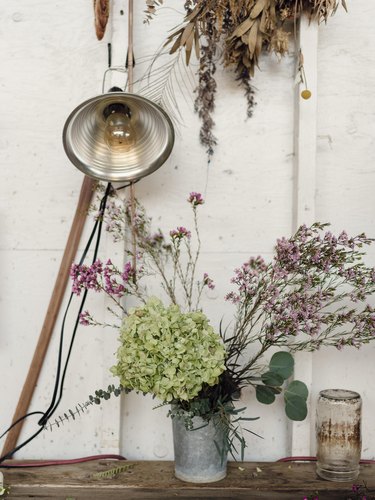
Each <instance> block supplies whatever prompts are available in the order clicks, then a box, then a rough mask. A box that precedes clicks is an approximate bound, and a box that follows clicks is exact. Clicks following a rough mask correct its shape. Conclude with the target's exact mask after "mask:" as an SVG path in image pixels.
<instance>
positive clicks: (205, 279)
mask: <svg viewBox="0 0 375 500" xmlns="http://www.w3.org/2000/svg"><path fill="white" fill-rule="evenodd" d="M203 285H204V286H207V287H208V288H209V289H210V290H213V289H214V288H215V284H214V281H213V280H212V279H211V278H210V277H209V276H208V274H207V273H204V274H203Z"/></svg>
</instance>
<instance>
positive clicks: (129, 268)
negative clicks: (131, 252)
mask: <svg viewBox="0 0 375 500" xmlns="http://www.w3.org/2000/svg"><path fill="white" fill-rule="evenodd" d="M134 276H135V269H134V267H133V265H132V264H131V262H127V263H126V264H125V266H124V271H123V273H122V274H121V277H122V279H123V281H124V283H128V282H129V280H130V279H133V278H134Z"/></svg>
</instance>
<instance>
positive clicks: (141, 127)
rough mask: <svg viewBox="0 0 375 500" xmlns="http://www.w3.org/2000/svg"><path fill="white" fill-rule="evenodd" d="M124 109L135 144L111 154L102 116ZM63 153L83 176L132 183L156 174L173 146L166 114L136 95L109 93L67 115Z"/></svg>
mask: <svg viewBox="0 0 375 500" xmlns="http://www.w3.org/2000/svg"><path fill="white" fill-rule="evenodd" d="M110 105H125V106H126V107H127V108H128V109H129V110H130V112H131V122H132V127H133V130H134V132H135V139H136V140H135V144H134V146H132V147H131V148H130V149H128V150H116V151H115V150H112V149H110V148H109V147H108V145H107V143H106V141H105V112H106V109H108V106H110ZM63 143H64V149H65V152H66V154H67V155H68V158H69V159H70V161H71V162H72V163H73V165H75V166H76V167H77V168H78V169H79V170H81V171H82V172H83V173H84V174H86V175H88V176H89V177H92V178H94V179H99V180H105V181H108V182H123V181H135V180H138V179H140V178H142V177H144V176H146V175H149V174H151V173H152V172H154V171H155V170H157V169H158V168H159V167H161V165H162V164H163V163H164V162H165V161H166V160H167V158H168V157H169V155H170V153H171V151H172V148H173V144H174V130H173V125H172V122H171V120H170V118H169V117H168V115H167V114H166V112H165V111H164V110H163V109H162V108H160V106H158V105H157V104H155V103H153V102H152V101H150V100H148V99H145V98H144V97H141V96H139V95H135V94H126V93H124V92H110V93H108V94H103V95H100V96H97V97H93V98H91V99H88V100H87V101H85V102H83V103H82V104H80V105H79V106H77V108H75V109H74V111H72V113H71V114H70V115H69V117H68V119H67V121H66V123H65V126H64V131H63Z"/></svg>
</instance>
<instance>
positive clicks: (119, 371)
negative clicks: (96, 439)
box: [111, 298, 225, 402]
mask: <svg viewBox="0 0 375 500" xmlns="http://www.w3.org/2000/svg"><path fill="white" fill-rule="evenodd" d="M120 334H121V335H120V347H119V349H118V351H117V359H118V363H117V365H116V366H114V367H112V369H111V371H112V373H113V374H114V375H116V376H118V377H119V379H120V383H121V385H122V386H123V387H126V388H128V389H135V390H136V391H140V392H142V393H150V394H152V395H154V396H156V397H157V398H159V399H160V400H161V401H166V402H171V401H173V400H181V401H188V400H191V399H193V398H194V397H196V396H197V395H198V394H199V392H200V391H201V389H202V387H203V385H204V384H205V385H207V386H213V385H215V384H216V383H217V382H218V380H219V376H220V375H221V373H222V372H223V371H224V370H225V364H224V358H225V350H224V346H223V343H222V341H221V338H220V336H219V335H218V334H216V333H215V332H214V330H213V328H212V327H211V326H210V325H209V323H208V320H207V318H206V316H205V315H204V314H203V313H202V312H199V311H196V312H188V313H182V312H181V310H180V307H179V306H178V305H173V304H172V305H170V306H169V307H165V306H164V305H163V304H162V302H161V301H160V300H159V299H156V298H151V299H149V300H148V301H147V303H146V304H145V305H144V306H142V307H139V308H136V309H132V310H130V311H129V314H128V316H126V317H125V318H124V321H123V324H122V327H121V329H120Z"/></svg>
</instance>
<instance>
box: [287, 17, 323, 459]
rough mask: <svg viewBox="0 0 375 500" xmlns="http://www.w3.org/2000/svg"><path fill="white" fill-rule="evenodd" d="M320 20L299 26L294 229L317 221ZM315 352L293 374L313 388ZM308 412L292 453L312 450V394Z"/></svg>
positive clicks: (301, 357)
mask: <svg viewBox="0 0 375 500" xmlns="http://www.w3.org/2000/svg"><path fill="white" fill-rule="evenodd" d="M318 31H319V28H318V23H317V22H310V19H309V16H308V15H307V14H303V15H302V16H301V21H300V29H299V47H296V50H298V49H300V50H301V51H302V54H303V60H304V75H303V76H304V78H305V79H306V78H307V86H308V89H309V90H310V91H311V93H312V95H311V98H310V99H308V100H304V99H302V97H301V95H300V94H301V91H302V90H304V89H305V84H304V83H301V84H300V85H299V86H298V87H297V89H296V105H295V111H296V113H295V141H294V151H295V155H294V160H295V164H294V206H293V212H294V213H293V231H296V230H297V228H298V227H299V226H300V225H301V224H306V225H307V226H309V225H311V224H312V223H314V222H315V191H316V179H315V177H316V120H317V92H318V85H317V71H318V68H317V59H318ZM312 360H313V357H312V353H310V352H296V353H295V355H294V361H295V365H294V377H295V378H296V379H299V380H303V381H304V382H305V384H306V385H307V386H308V388H309V393H310V394H311V388H312V374H313V373H312V371H313V365H312ZM307 404H308V416H307V417H306V419H305V420H304V421H302V422H296V421H294V422H291V440H290V454H291V455H293V456H306V455H309V454H310V453H311V435H312V433H313V431H312V428H311V425H312V419H311V412H312V408H313V406H312V404H311V396H310V398H309V400H308V403H307Z"/></svg>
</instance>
